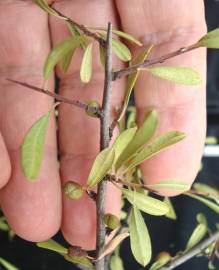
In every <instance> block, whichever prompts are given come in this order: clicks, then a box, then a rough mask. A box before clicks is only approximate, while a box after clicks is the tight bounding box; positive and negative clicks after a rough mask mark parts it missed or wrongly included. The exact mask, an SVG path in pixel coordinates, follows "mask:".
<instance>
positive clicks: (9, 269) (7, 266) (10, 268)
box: [0, 257, 19, 270]
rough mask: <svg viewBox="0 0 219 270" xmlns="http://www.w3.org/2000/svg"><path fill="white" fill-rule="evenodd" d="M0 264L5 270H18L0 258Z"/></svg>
mask: <svg viewBox="0 0 219 270" xmlns="http://www.w3.org/2000/svg"><path fill="white" fill-rule="evenodd" d="M0 264H1V265H2V266H4V267H5V269H7V270H19V269H18V268H17V267H16V266H14V265H13V264H11V263H10V262H8V261H6V260H5V259H3V258H1V257H0Z"/></svg>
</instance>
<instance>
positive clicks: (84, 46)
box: [67, 22, 89, 50]
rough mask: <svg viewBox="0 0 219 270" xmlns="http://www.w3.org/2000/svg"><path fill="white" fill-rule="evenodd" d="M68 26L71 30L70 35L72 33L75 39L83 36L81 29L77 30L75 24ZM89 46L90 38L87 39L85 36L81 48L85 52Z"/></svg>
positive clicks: (68, 24)
mask: <svg viewBox="0 0 219 270" xmlns="http://www.w3.org/2000/svg"><path fill="white" fill-rule="evenodd" d="M67 26H68V29H69V31H70V33H71V35H72V36H73V37H75V36H79V37H80V36H83V35H82V34H81V33H80V31H79V29H78V28H77V26H76V25H74V24H73V23H69V22H67ZM88 44H89V40H88V38H87V37H86V36H83V39H81V42H80V47H81V48H82V49H83V50H86V48H87V46H88Z"/></svg>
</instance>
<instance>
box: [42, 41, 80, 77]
mask: <svg viewBox="0 0 219 270" xmlns="http://www.w3.org/2000/svg"><path fill="white" fill-rule="evenodd" d="M83 39H84V36H77V37H70V38H68V39H66V40H65V41H63V42H61V43H59V44H58V45H56V46H55V47H54V48H53V49H52V50H51V52H50V53H49V55H48V57H47V59H46V62H45V65H44V69H43V76H44V79H45V80H48V78H49V76H50V74H51V73H52V71H53V69H54V67H55V66H56V64H57V63H58V62H59V61H61V60H62V59H63V58H65V57H66V55H68V54H70V52H73V50H74V49H76V48H77V47H79V46H80V44H81V41H82V40H83ZM62 65H63V64H62Z"/></svg>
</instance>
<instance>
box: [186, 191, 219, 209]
mask: <svg viewBox="0 0 219 270" xmlns="http://www.w3.org/2000/svg"><path fill="white" fill-rule="evenodd" d="M185 195H187V196H189V197H191V198H193V199H195V200H197V201H200V202H202V203H203V204H204V205H206V206H207V207H209V208H210V209H211V210H213V211H215V212H216V213H217V214H219V205H217V204H215V203H214V202H212V201H210V200H208V199H205V198H203V197H201V196H198V195H195V194H191V193H186V194H185Z"/></svg>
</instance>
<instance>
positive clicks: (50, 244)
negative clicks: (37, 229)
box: [37, 239, 68, 254]
mask: <svg viewBox="0 0 219 270" xmlns="http://www.w3.org/2000/svg"><path fill="white" fill-rule="evenodd" d="M37 246H38V247H40V248H44V249H48V250H52V251H55V252H57V253H60V254H68V249H67V248H65V247H63V246H62V245H60V244H59V243H57V242H56V241H54V240H52V239H49V240H48V241H44V242H39V243H37Z"/></svg>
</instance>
